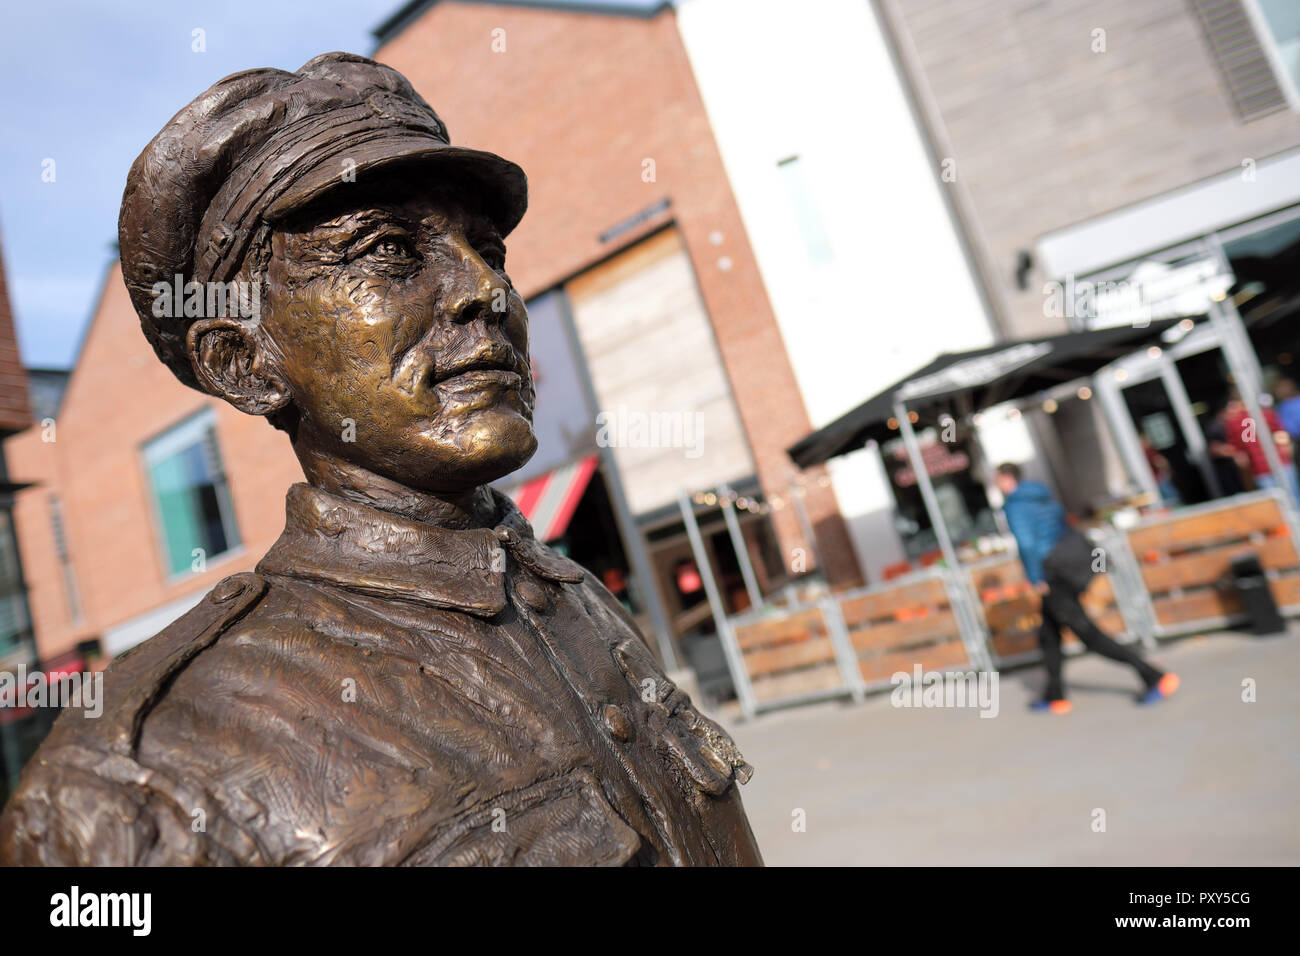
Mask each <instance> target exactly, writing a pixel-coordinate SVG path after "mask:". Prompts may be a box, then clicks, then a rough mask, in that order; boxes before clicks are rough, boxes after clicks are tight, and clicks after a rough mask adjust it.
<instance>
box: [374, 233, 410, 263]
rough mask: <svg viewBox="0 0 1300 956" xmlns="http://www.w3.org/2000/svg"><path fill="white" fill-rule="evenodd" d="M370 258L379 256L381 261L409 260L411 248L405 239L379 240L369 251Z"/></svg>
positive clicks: (391, 237)
mask: <svg viewBox="0 0 1300 956" xmlns="http://www.w3.org/2000/svg"><path fill="white" fill-rule="evenodd" d="M369 252H370V254H371V255H372V256H379V257H380V258H383V259H409V258H411V246H410V244H409V243H408V242H407V241H406V240H405V239H400V238H396V237H393V236H389V237H388V238H386V239H380V240H379V241H378V242H376V243H375V244H374V245H373V246H371V247H370V250H369Z"/></svg>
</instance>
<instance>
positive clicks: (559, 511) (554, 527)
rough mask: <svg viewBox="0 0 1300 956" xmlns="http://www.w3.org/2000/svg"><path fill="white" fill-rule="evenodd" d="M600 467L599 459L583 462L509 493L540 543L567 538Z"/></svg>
mask: <svg viewBox="0 0 1300 956" xmlns="http://www.w3.org/2000/svg"><path fill="white" fill-rule="evenodd" d="M596 465H597V458H596V456H595V455H592V456H591V457H589V458H581V459H579V460H578V461H575V462H572V463H570V464H568V465H562V466H561V467H559V468H555V469H553V470H551V471H548V472H547V473H546V474H544V475H541V476H540V477H538V478H534V479H533V480H532V481H526V482H524V483H523V484H522V485H516V486H515V487H514V488H510V489H508V490H507V491H506V494H508V495H509V496H510V498H511V500H512V501H514V503H515V505H517V506H518V508H519V510H520V511H522V512H523V513H524V517H525V518H527V519H528V522H529V524H531V525H532V526H533V533H534V534H535V535H536V536H537V540H539V541H553V540H555V539H556V538H558V537H559V536H560V535H562V534H564V529H565V528H567V527H568V526H569V520H570V519H571V518H572V517H573V512H574V511H575V510H576V509H577V507H578V502H579V501H581V500H582V493H583V492H584V491H586V490H587V482H589V481H591V476H592V475H593V474H595V472H596Z"/></svg>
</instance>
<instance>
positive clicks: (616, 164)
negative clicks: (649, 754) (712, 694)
mask: <svg viewBox="0 0 1300 956" xmlns="http://www.w3.org/2000/svg"><path fill="white" fill-rule="evenodd" d="M377 33H378V37H379V47H378V50H377V51H376V52H375V53H374V54H373V55H374V56H375V58H376V59H378V60H381V61H383V62H386V63H389V64H391V65H392V66H394V67H395V68H397V69H398V70H400V71H402V72H403V73H405V74H406V75H407V76H408V77H409V78H410V79H411V81H412V83H413V84H414V85H415V86H416V87H417V89H419V90H420V92H421V93H422V94H423V95H424V96H425V98H426V99H428V100H429V102H430V103H432V104H433V105H434V107H435V108H436V109H437V110H438V111H439V113H440V115H441V116H442V117H443V119H444V120H445V121H446V122H447V125H448V127H449V128H450V130H451V135H452V139H453V142H455V143H462V144H469V145H474V146H477V147H481V148H486V149H490V150H494V151H497V152H499V153H500V154H502V155H504V156H506V157H508V158H510V159H512V160H514V161H516V162H518V163H519V164H520V165H521V166H522V167H523V168H524V169H525V171H526V172H527V173H528V175H529V179H530V188H531V203H530V209H529V212H528V214H527V216H526V217H525V219H524V222H523V224H522V225H521V226H520V227H519V229H518V230H517V231H516V232H515V233H514V234H513V235H512V236H511V237H510V239H509V247H510V254H509V264H510V273H511V276H512V278H513V281H514V282H515V285H516V286H517V287H518V288H519V290H520V292H521V294H522V295H523V296H524V297H525V298H526V299H527V300H528V301H529V308H530V314H531V316H532V321H533V328H532V336H533V340H534V362H535V371H536V373H537V377H538V380H539V383H538V396H539V428H544V429H546V434H545V435H543V438H542V444H541V448H540V449H539V453H538V457H537V458H536V459H535V460H534V461H533V462H531V463H530V464H529V465H528V466H527V467H526V468H525V469H524V470H522V471H521V472H519V473H518V474H517V475H515V476H511V477H510V478H508V479H506V481H505V482H503V484H504V485H506V486H508V488H509V490H510V491H511V493H512V494H514V495H515V496H516V498H517V500H521V502H525V501H526V502H528V503H529V507H531V508H532V509H533V512H532V513H533V517H534V519H535V521H534V523H535V525H538V526H539V528H540V527H541V524H542V523H543V521H544V523H545V526H546V527H547V528H548V529H549V531H548V533H547V535H546V536H548V537H553V538H555V539H556V541H557V543H558V544H559V545H560V546H561V547H563V548H565V549H566V550H569V551H570V553H571V555H572V556H573V557H574V558H575V559H577V560H581V561H584V563H588V565H589V566H592V567H593V570H597V571H598V573H601V574H602V576H603V577H604V578H605V580H606V582H607V583H608V584H610V586H611V589H613V590H615V591H616V592H618V591H619V590H620V588H621V587H622V586H624V585H625V586H626V598H627V600H628V603H629V605H630V606H631V607H632V608H633V610H634V611H636V612H637V613H639V614H641V615H642V618H643V623H644V624H645V625H646V627H647V629H648V631H649V632H651V633H656V632H658V634H659V637H660V648H661V650H662V651H664V652H666V654H668V655H672V654H674V653H675V649H674V645H673V643H672V641H671V637H670V635H671V636H679V635H680V634H682V633H684V632H686V631H688V630H691V629H692V628H694V627H697V626H698V625H699V623H700V621H701V620H702V618H701V616H700V614H699V610H700V608H699V607H698V605H697V604H696V603H695V602H693V601H692V600H690V599H689V597H688V596H684V595H683V594H682V593H681V590H680V589H679V588H678V577H677V572H678V570H679V569H680V566H681V564H682V562H683V560H684V558H685V556H687V555H689V553H690V551H689V546H688V543H687V541H686V536H685V534H684V533H683V531H682V521H681V513H680V511H679V505H678V496H679V492H680V491H681V490H682V489H686V490H688V491H699V490H710V489H714V488H716V487H718V486H720V485H725V486H726V487H727V488H729V489H731V490H732V491H733V492H734V493H736V494H739V495H741V496H744V497H745V498H746V501H747V503H748V504H749V506H750V507H749V509H748V510H747V511H746V513H744V514H743V515H742V525H743V533H744V537H745V540H746V544H747V547H748V548H749V549H750V551H751V554H752V557H753V559H754V562H755V564H756V566H757V567H758V570H759V573H760V575H762V577H763V579H764V584H765V585H766V586H771V587H775V586H778V585H779V584H780V583H782V581H784V580H787V579H789V578H790V577H791V569H790V567H789V565H790V563H791V562H790V556H791V555H792V554H798V553H811V554H812V556H813V563H814V565H815V564H816V562H817V561H818V559H819V560H820V565H821V570H822V571H823V572H824V574H825V576H826V578H828V579H829V580H830V581H831V582H832V583H833V584H836V585H847V584H852V583H855V582H856V581H858V580H859V578H860V575H859V571H858V566H857V562H856V560H855V558H854V554H853V551H852V547H851V545H850V543H849V539H848V536H847V533H846V531H845V527H844V523H843V520H842V519H841V517H840V514H839V512H838V509H837V506H836V502H835V497H834V494H833V491H832V490H831V489H830V488H828V487H826V486H825V485H824V484H819V483H817V482H816V481H814V482H812V483H811V484H810V485H809V487H808V488H807V489H806V494H805V495H804V496H803V497H802V498H801V505H802V511H801V512H800V511H799V509H795V508H793V507H787V508H773V507H771V506H770V505H769V504H768V499H771V498H779V497H781V496H787V490H788V488H789V485H790V482H791V479H792V475H793V469H792V466H791V465H790V463H789V461H788V459H787V458H786V457H785V452H784V448H785V447H786V446H788V445H789V444H790V443H791V442H793V441H794V440H795V439H797V438H798V437H799V436H800V435H802V434H803V433H804V432H806V431H807V430H808V427H809V422H808V416H807V414H806V412H805V410H804V407H803V405H802V402H801V400H800V397H799V392H798V389H797V387H796V385H795V382H794V378H793V375H792V372H791V368H790V365H789V362H788V361H787V358H786V351H785V348H784V346H783V342H782V339H781V335H780V332H779V330H778V328H777V325H776V322H775V320H774V318H773V315H772V310H771V306H770V304H769V302H768V299H767V296H766V293H765V291H764V287H763V284H762V281H761V279H760V277H759V274H758V270H757V268H756V265H755V262H754V256H753V253H752V251H751V250H750V247H749V245H748V242H747V240H746V236H745V232H744V229H743V226H742V224H741V220H740V216H739V214H738V211H737V208H736V205H735V201H734V198H733V197H732V195H731V192H730V190H729V187H728V184H727V178H726V174H725V172H724V170H723V168H722V165H721V161H720V159H719V156H718V152H717V148H716V145H715V143H714V141H713V138H712V135H711V131H710V126H709V121H708V118H707V116H706V115H705V112H704V109H703V106H702V104H701V102H700V99H699V96H698V93H697V91H696V89H695V86H694V83H693V79H692V74H691V69H690V66H689V63H688V61H687V60H686V57H685V54H684V51H683V49H682V45H681V40H680V37H679V35H678V32H677V29H676V25H675V21H674V13H673V11H672V9H671V7H669V6H668V5H666V4H665V5H660V6H658V7H655V8H653V9H649V10H641V11H623V10H611V9H593V10H591V11H583V12H577V11H574V10H573V9H572V8H571V5H563V4H557V5H556V7H555V8H549V7H519V6H513V5H509V4H504V5H503V4H496V3H492V4H489V3H477V2H443V3H414V4H408V5H407V6H406V7H404V8H403V9H402V10H401V11H399V12H398V13H397V14H396V15H395V16H394V17H393V18H392V19H391V20H390V21H389V22H388V23H386V24H385V25H384V26H383V27H381V28H380V29H379V30H378V31H377ZM214 79H215V78H214ZM187 92H190V91H187ZM159 122H161V118H160V119H159ZM654 415H659V416H660V418H662V419H663V420H664V421H666V422H670V423H674V424H676V425H677V426H679V427H680V425H681V422H682V421H683V419H684V420H685V421H686V423H687V425H688V426H690V425H691V424H692V423H698V425H699V427H698V428H697V429H696V431H695V432H694V433H693V435H694V439H695V440H694V442H693V443H692V442H691V441H689V440H688V441H686V442H682V441H681V440H680V439H681V438H682V435H681V433H680V431H678V432H676V433H674V435H675V440H674V441H666V442H655V441H646V440H638V439H637V438H636V437H635V435H636V434H637V432H636V430H635V426H636V425H637V424H638V421H639V419H638V416H641V418H645V419H649V418H652V417H653V416H654ZM674 416H677V417H676V418H674ZM53 418H54V421H53V422H52V423H51V424H50V426H49V427H47V428H42V429H33V430H30V431H28V432H26V433H24V434H22V435H19V436H17V437H14V438H11V439H10V440H9V441H8V442H7V451H8V454H9V455H10V458H11V462H12V464H11V469H12V472H13V473H14V474H15V475H18V476H21V479H22V480H23V481H25V482H31V483H33V487H31V488H29V489H27V490H25V491H23V492H22V493H21V494H20V495H19V497H18V504H17V509H16V522H17V527H18V532H19V537H20V540H21V541H22V549H23V551H22V553H23V559H24V562H25V565H26V567H27V574H28V577H29V579H30V581H31V605H32V616H33V619H34V622H35V632H36V637H37V643H38V648H39V653H40V656H41V658H42V659H49V658H53V657H55V656H56V655H60V654H66V653H68V652H69V651H70V650H72V649H75V648H76V647H77V646H78V645H79V643H81V642H88V641H97V642H98V643H99V645H100V646H101V647H102V648H103V650H104V652H105V653H106V654H109V655H113V654H117V653H120V652H121V651H122V650H124V649H126V648H127V647H130V646H131V645H133V644H135V643H137V642H138V641H140V640H143V639H145V638H147V637H149V636H151V635H153V634H154V633H156V632H157V631H158V630H160V629H161V628H162V627H164V626H165V625H166V624H167V623H169V622H170V621H171V620H173V619H174V618H175V617H177V616H179V615H180V614H181V613H183V612H184V611H185V610H186V609H187V608H188V607H189V606H191V605H193V604H194V603H195V602H196V601H197V600H198V599H199V598H200V597H201V595H202V594H203V593H204V592H205V591H206V590H207V589H209V588H210V587H211V586H212V585H213V584H214V583H215V582H216V581H217V580H219V579H220V578H222V577H224V576H226V575H228V574H231V573H234V572H237V571H242V570H245V569H248V568H250V567H252V566H253V564H255V563H256V561H257V560H258V558H260V556H261V555H262V553H263V552H264V551H265V550H266V549H267V548H268V547H269V545H270V544H271V543H272V541H273V540H274V539H275V538H276V537H277V536H278V535H279V533H280V531H281V528H282V526H283V507H284V506H283V495H284V491H285V490H286V488H287V487H288V485H290V484H291V483H293V482H295V481H298V480H301V473H300V471H299V468H298V464H297V462H296V460H295V459H294V457H293V455H292V452H291V450H290V448H289V445H288V442H287V441H286V440H285V438H284V436H283V435H281V434H280V433H278V432H276V431H275V430H274V429H272V428H271V427H270V426H269V425H267V424H266V423H265V422H263V421H260V420H258V419H255V418H251V417H248V416H245V415H243V414H240V413H239V412H236V411H235V410H234V409H232V408H230V407H228V406H227V405H225V404H224V403H222V402H219V401H217V400H215V399H212V398H209V397H205V396H203V395H201V394H199V393H197V392H194V391H191V390H188V389H186V388H184V387H183V386H181V385H180V384H178V383H177V382H176V381H175V380H174V379H173V378H172V376H171V374H170V373H169V372H168V371H167V370H166V369H165V368H164V367H163V366H162V365H161V364H160V363H159V362H158V361H157V359H156V358H155V357H154V355H153V353H152V351H151V350H150V348H149V346H148V345H147V343H146V342H145V340H144V337H143V336H142V335H141V334H140V331H139V326H138V320H137V318H136V316H135V314H134V311H133V309H132V307H131V305H130V303H129V301H128V298H127V294H126V290H125V288H124V286H123V284H122V278H121V272H120V269H119V268H118V266H117V264H116V263H114V264H113V265H112V267H111V268H110V269H109V270H108V274H107V275H106V277H105V281H104V286H103V291H102V294H101V296H100V299H99V301H98V303H97V305H96V308H95V310H94V313H93V316H92V317H91V320H90V323H89V326H88V329H87V332H86V335H85V339H84V341H83V343H82V347H81V350H80V353H79V356H78V360H77V363H76V366H75V368H74V369H73V370H72V372H71V375H70V377H69V379H68V382H67V386H66V390H65V392H64V394H63V396H62V401H61V404H60V406H59V409H58V412H57V414H56V415H54V416H53ZM630 419H631V420H634V421H632V422H631V424H632V426H633V427H632V428H631V429H629V427H628V425H629V420H630ZM656 421H658V420H657V419H656ZM598 423H603V424H604V425H606V426H607V435H606V437H609V440H608V441H600V440H598V437H599V433H598V430H597V427H596V426H597V424H598ZM688 432H689V428H688ZM629 433H631V434H632V435H633V437H632V438H630V439H629V438H628V435H629ZM548 436H549V437H548ZM611 436H612V437H611ZM690 437H691V436H690V434H688V435H687V438H688V439H690ZM683 446H685V447H683ZM697 452H698V453H697ZM814 477H815V476H814ZM787 497H788V496H787ZM525 510H528V509H527V508H526V509H525ZM697 511H698V512H699V514H700V520H701V522H702V524H703V525H704V527H705V531H706V536H707V539H708V541H709V542H710V547H711V549H712V550H713V551H714V558H715V560H716V562H717V567H718V568H719V570H720V574H721V575H722V577H723V579H724V586H725V588H724V589H725V590H726V591H727V593H728V595H729V599H730V600H732V601H733V602H736V603H737V604H739V602H741V601H743V600H744V597H743V596H744V588H743V586H740V585H739V583H738V581H737V580H735V579H736V578H737V575H736V573H735V568H734V556H729V554H728V553H727V552H728V548H729V545H727V544H726V541H727V538H726V531H725V529H724V527H723V524H722V516H721V514H720V512H719V509H718V507H717V504H716V501H712V502H708V503H705V504H700V505H698V506H697ZM804 515H806V517H807V519H808V521H807V522H804V521H801V520H800V518H801V516H804ZM805 525H807V527H808V530H807V531H805ZM814 538H815V544H814V542H813V541H812V540H810V539H814ZM611 555H613V557H611ZM729 562H730V563H729Z"/></svg>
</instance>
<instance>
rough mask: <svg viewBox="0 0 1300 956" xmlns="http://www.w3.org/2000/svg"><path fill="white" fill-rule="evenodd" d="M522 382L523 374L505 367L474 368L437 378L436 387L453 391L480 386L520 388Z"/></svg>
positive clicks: (478, 387) (467, 389) (479, 387)
mask: <svg viewBox="0 0 1300 956" xmlns="http://www.w3.org/2000/svg"><path fill="white" fill-rule="evenodd" d="M523 384H524V380H523V376H521V375H520V374H519V373H518V372H511V371H507V370H506V369H484V368H475V369H470V370H468V371H465V372H458V373H456V374H454V375H448V376H447V377H446V378H443V379H439V380H438V382H437V387H438V388H440V389H449V390H454V391H469V390H472V389H481V388H501V389H511V388H512V389H520V388H522V387H523Z"/></svg>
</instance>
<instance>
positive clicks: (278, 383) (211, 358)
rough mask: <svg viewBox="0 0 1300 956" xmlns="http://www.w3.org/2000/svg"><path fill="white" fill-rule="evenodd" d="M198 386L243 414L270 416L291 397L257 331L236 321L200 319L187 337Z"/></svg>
mask: <svg viewBox="0 0 1300 956" xmlns="http://www.w3.org/2000/svg"><path fill="white" fill-rule="evenodd" d="M185 344H186V349H187V351H188V352H189V356H190V364H191V365H193V367H194V374H195V375H196V376H197V377H198V380H199V384H200V385H202V386H203V388H204V389H205V390H206V391H208V392H211V393H212V394H213V395H216V396H218V397H219V398H224V399H225V400H226V401H228V402H229V403H230V404H231V405H234V406H235V407H236V408H238V409H239V410H240V411H241V412H247V413H248V414H249V415H269V414H271V413H272V412H276V411H279V410H280V409H282V408H284V407H285V406H286V405H288V404H289V401H290V399H291V397H292V396H291V395H290V393H289V386H288V383H286V382H285V380H284V378H283V377H282V376H281V374H280V372H279V370H278V369H277V368H276V367H275V363H274V361H273V360H272V359H271V358H270V356H268V355H267V354H266V350H265V348H264V347H263V346H262V343H261V342H260V341H259V339H258V336H257V334H256V332H255V331H254V330H252V329H249V328H248V327H247V326H245V325H243V324H242V323H240V322H239V321H237V320H235V319H201V320H199V321H198V322H195V323H194V324H193V325H191V326H190V330H189V333H188V334H187V335H186V338H185Z"/></svg>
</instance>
